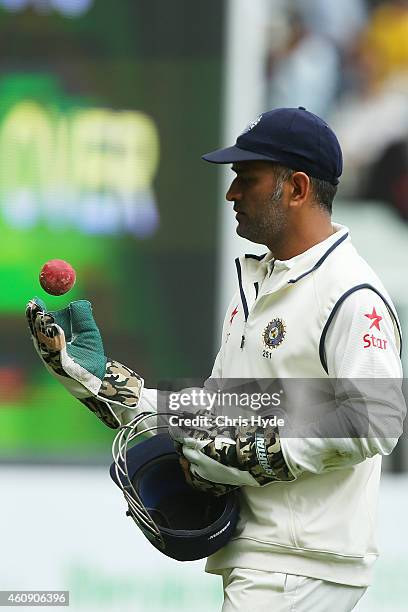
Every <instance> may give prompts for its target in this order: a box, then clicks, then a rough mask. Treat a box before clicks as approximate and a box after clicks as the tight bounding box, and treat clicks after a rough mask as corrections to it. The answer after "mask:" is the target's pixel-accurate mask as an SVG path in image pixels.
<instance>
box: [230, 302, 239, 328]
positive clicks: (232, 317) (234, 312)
mask: <svg viewBox="0 0 408 612" xmlns="http://www.w3.org/2000/svg"><path fill="white" fill-rule="evenodd" d="M236 314H238V306H235V308H234V310H233V311H232V312H231V318H230V325H232V322H233V320H234V317H235V315H236Z"/></svg>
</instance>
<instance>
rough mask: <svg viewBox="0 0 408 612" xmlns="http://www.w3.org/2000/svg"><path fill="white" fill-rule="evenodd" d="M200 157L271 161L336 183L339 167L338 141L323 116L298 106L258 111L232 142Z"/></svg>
mask: <svg viewBox="0 0 408 612" xmlns="http://www.w3.org/2000/svg"><path fill="white" fill-rule="evenodd" d="M202 158H203V159H204V160H206V161H209V162H212V163H214V164H231V163H234V162H240V161H250V160H257V159H260V160H264V161H274V162H277V163H279V164H281V165H282V166H286V167H287V168H292V169H293V170H300V171H302V172H305V173H306V174H308V175H309V176H312V177H315V178H318V179H322V180H325V181H329V182H330V183H332V184H333V185H337V184H338V182H339V177H340V176H341V173H342V171H343V156H342V152H341V147H340V144H339V141H338V140H337V137H336V135H335V133H334V132H333V130H332V129H331V128H330V127H329V126H328V125H327V123H326V122H325V121H323V119H321V118H320V117H318V116H317V115H314V114H313V113H311V112H309V111H307V110H306V109H305V108H303V107H302V106H300V107H299V108H276V109H274V110H272V111H269V112H267V113H263V114H262V115H259V117H257V118H256V119H255V120H254V121H252V122H251V123H250V124H249V126H248V127H247V128H246V130H245V131H244V132H243V133H242V134H241V135H240V136H238V138H237V141H236V143H235V145H234V146H232V147H227V148H225V149H218V150H217V151H212V152H211V153H207V154H206V155H203V156H202Z"/></svg>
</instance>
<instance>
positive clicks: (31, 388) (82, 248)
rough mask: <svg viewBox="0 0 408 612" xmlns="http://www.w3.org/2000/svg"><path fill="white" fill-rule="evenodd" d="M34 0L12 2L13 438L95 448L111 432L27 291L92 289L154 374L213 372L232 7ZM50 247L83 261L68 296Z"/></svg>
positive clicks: (115, 338) (5, 393) (2, 15)
mask: <svg viewBox="0 0 408 612" xmlns="http://www.w3.org/2000/svg"><path fill="white" fill-rule="evenodd" d="M22 4H24V3H21V2H20V3H18V2H17V3H15V2H14V3H13V2H9V3H4V2H2V3H0V5H1V6H0V52H1V57H2V60H1V62H2V70H1V73H0V283H1V292H0V343H1V350H0V449H1V450H0V453H1V455H2V456H3V457H4V458H13V457H25V456H33V455H34V456H36V457H38V458H40V457H41V458H47V457H48V458H49V457H50V456H52V457H54V458H55V459H57V458H62V459H66V458H67V457H69V456H75V457H79V458H80V457H89V456H92V455H98V454H100V453H104V454H105V453H106V452H107V451H108V449H109V442H110V440H111V438H112V432H110V431H109V430H106V428H105V427H104V426H103V425H102V424H101V423H99V422H98V421H97V420H95V417H94V416H93V415H92V414H91V413H88V412H87V411H86V410H84V408H83V406H82V405H80V404H79V403H78V402H76V401H75V400H73V399H71V397H70V396H69V395H68V393H67V392H66V391H65V390H64V389H63V388H62V387H61V386H60V385H58V383H56V382H54V381H53V380H52V378H51V377H50V376H49V375H48V374H47V372H46V371H45V369H44V368H43V367H42V365H41V363H40V361H39V359H38V357H37V356H36V355H35V353H34V350H33V347H32V345H31V341H30V340H29V335H28V332H27V330H26V326H25V321H24V309H25V304H26V303H27V301H28V300H29V299H30V298H31V297H33V296H34V295H38V296H39V297H41V298H43V299H44V300H45V301H46V303H47V306H48V307H49V308H50V309H57V308H62V307H64V306H66V304H67V303H68V301H70V300H73V299H79V298H85V299H89V300H90V301H91V302H92V303H93V307H94V314H95V318H96V320H97V322H98V324H99V327H100V329H101V332H102V335H103V338H104V343H105V351H106V354H107V355H108V356H111V357H114V358H115V359H117V360H119V361H122V362H123V363H125V364H128V365H129V366H130V367H132V368H134V369H135V370H136V371H137V372H139V373H140V374H141V375H142V376H143V377H144V378H145V379H146V385H147V386H157V384H158V383H159V382H160V381H161V380H162V379H167V378H169V377H175V376H197V375H204V374H205V373H206V372H208V371H209V369H210V367H211V361H212V352H213V347H212V338H211V334H208V333H203V330H209V329H212V328H213V325H214V306H213V304H214V267H215V231H214V227H215V220H216V219H215V215H216V203H217V197H216V196H217V183H216V180H217V177H216V173H209V172H206V170H205V168H204V164H203V163H202V162H201V160H200V155H201V154H202V153H204V152H205V151H206V150H209V149H211V148H214V147H215V146H216V145H217V143H218V134H219V131H220V121H221V118H220V91H221V67H222V65H221V50H222V49H221V47H222V40H221V38H222V37H221V13H222V11H223V6H222V3H218V2H216V1H215V0H213V1H210V2H207V3H205V5H204V3H203V4H201V5H200V3H198V4H195V6H194V7H191V4H190V3H189V2H187V1H185V0H176V1H175V2H171V3H165V2H160V1H159V0H153V1H152V0H149V1H138V2H115V1H114V0H104V1H103V2H100V1H95V2H59V3H57V8H58V7H59V10H56V9H55V7H52V6H51V5H50V3H47V2H43V3H26V5H27V6H25V7H23V9H24V10H22V8H21V6H20V10H19V9H18V7H19V5H22ZM54 4H55V3H54ZM81 6H82V8H81ZM64 7H65V8H64ZM74 9H75V10H76V14H73V11H74ZM209 9H211V10H209ZM215 17H217V18H215ZM186 23H189V28H188V35H187V36H186V27H185V26H186ZM53 258H61V259H66V260H67V261H69V262H70V263H71V264H72V265H73V266H74V268H75V269H76V272H77V283H76V285H75V287H74V289H73V290H72V291H71V292H70V293H69V294H67V295H66V296H62V297H58V298H55V297H51V296H47V295H46V294H45V293H44V292H43V290H42V289H41V288H40V286H39V284H38V274H39V270H40V268H41V266H42V265H43V263H44V262H45V261H47V260H48V259H53Z"/></svg>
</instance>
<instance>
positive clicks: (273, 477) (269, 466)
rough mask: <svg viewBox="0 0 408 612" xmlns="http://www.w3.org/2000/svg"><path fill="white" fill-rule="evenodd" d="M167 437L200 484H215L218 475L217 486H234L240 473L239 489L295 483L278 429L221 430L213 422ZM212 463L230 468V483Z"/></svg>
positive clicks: (177, 430)
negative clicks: (284, 454) (244, 486)
mask: <svg viewBox="0 0 408 612" xmlns="http://www.w3.org/2000/svg"><path fill="white" fill-rule="evenodd" d="M208 418H209V415H208V413H207V419H208ZM206 423H208V420H207V421H206ZM170 435H171V436H172V437H173V438H174V439H175V440H176V441H177V442H178V443H179V444H182V452H183V455H184V457H185V458H186V459H187V460H188V461H189V462H190V473H191V475H192V476H197V477H199V478H201V479H202V480H203V479H205V480H209V481H213V482H217V480H216V478H217V477H218V475H219V476H220V478H219V479H218V482H224V483H229V484H235V485H237V484H239V482H240V479H239V471H240V472H241V474H242V477H241V483H240V484H241V486H243V485H249V486H251V485H252V486H262V485H266V484H269V483H271V482H275V481H290V480H295V476H294V475H293V474H292V472H291V471H290V469H289V467H288V465H287V464H286V461H285V458H284V456H283V453H282V449H281V444H280V436H279V429H278V427H277V426H272V425H267V426H266V427H261V426H242V427H223V426H217V425H216V424H215V421H214V420H212V425H206V426H205V427H196V428H194V429H191V430H188V429H186V428H184V429H182V428H180V427H177V428H170ZM209 460H212V461H211V462H209ZM215 462H216V463H217V464H220V465H221V466H223V467H226V468H230V473H231V478H230V479H229V480H228V475H226V474H225V470H223V472H221V471H220V470H217V468H216V465H215ZM224 474H225V475H224ZM221 479H222V480H221ZM192 483H193V484H194V481H193V478H192Z"/></svg>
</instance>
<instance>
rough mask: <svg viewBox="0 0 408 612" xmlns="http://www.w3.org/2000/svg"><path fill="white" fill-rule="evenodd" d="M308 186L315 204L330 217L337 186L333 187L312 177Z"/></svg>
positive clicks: (327, 182)
mask: <svg viewBox="0 0 408 612" xmlns="http://www.w3.org/2000/svg"><path fill="white" fill-rule="evenodd" d="M310 185H311V187H312V191H313V195H314V197H315V200H316V204H317V205H318V206H320V207H321V208H323V209H324V210H325V211H327V212H328V213H329V214H330V215H331V213H332V207H333V200H334V196H335V195H336V193H337V185H333V184H332V183H329V181H322V180H321V179H317V178H314V177H313V176H311V177H310Z"/></svg>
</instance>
